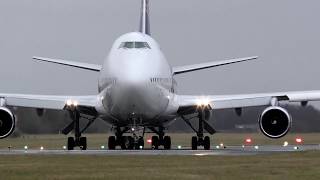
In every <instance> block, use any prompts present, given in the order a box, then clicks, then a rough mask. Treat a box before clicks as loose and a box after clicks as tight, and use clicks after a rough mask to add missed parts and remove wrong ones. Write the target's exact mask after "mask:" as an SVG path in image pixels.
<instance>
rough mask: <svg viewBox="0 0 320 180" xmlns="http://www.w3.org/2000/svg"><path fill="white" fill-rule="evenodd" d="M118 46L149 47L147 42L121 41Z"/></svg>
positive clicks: (131, 47) (129, 47)
mask: <svg viewBox="0 0 320 180" xmlns="http://www.w3.org/2000/svg"><path fill="white" fill-rule="evenodd" d="M119 48H124V49H133V48H134V49H146V48H147V49H151V48H150V46H149V44H148V43H147V42H123V43H121V45H120V47H119Z"/></svg>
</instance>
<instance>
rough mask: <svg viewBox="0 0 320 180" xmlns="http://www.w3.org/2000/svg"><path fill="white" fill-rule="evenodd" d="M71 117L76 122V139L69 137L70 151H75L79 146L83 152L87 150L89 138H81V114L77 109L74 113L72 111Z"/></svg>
mask: <svg viewBox="0 0 320 180" xmlns="http://www.w3.org/2000/svg"><path fill="white" fill-rule="evenodd" d="M70 116H71V118H72V120H73V121H74V123H73V125H74V137H68V143H67V146H68V150H73V149H74V147H76V146H78V147H80V149H81V150H86V149H87V138H86V137H81V131H80V122H79V120H80V113H79V112H78V111H77V109H76V108H75V109H74V110H73V111H70Z"/></svg>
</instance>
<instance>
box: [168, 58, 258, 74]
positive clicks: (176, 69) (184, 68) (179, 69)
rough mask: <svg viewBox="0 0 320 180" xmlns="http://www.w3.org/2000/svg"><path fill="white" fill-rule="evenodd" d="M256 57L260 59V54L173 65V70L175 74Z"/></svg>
mask: <svg viewBox="0 0 320 180" xmlns="http://www.w3.org/2000/svg"><path fill="white" fill-rule="evenodd" d="M256 59H258V56H253V57H246V58H239V59H230V60H224V61H212V62H207V63H201V64H194V65H187V66H179V67H173V69H172V71H173V74H174V75H177V74H182V73H187V72H192V71H198V70H202V69H208V68H212V67H218V66H224V65H228V64H234V63H239V62H245V61H251V60H256Z"/></svg>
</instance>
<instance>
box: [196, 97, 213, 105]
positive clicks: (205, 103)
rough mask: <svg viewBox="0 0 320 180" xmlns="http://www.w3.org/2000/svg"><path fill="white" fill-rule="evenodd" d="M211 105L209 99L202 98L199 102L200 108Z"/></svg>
mask: <svg viewBox="0 0 320 180" xmlns="http://www.w3.org/2000/svg"><path fill="white" fill-rule="evenodd" d="M209 104H210V100H209V99H207V98H201V99H198V100H197V106H198V107H206V106H208V105H209Z"/></svg>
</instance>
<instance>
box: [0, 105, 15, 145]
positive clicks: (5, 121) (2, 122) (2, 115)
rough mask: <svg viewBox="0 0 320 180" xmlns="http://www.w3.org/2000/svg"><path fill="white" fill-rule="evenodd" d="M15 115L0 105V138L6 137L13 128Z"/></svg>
mask: <svg viewBox="0 0 320 180" xmlns="http://www.w3.org/2000/svg"><path fill="white" fill-rule="evenodd" d="M15 124H16V121H15V117H14V115H13V113H12V112H11V111H10V110H9V109H8V108H6V107H0V139H3V138H6V137H8V136H9V135H10V134H12V132H13V131H14V128H15Z"/></svg>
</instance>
